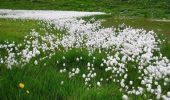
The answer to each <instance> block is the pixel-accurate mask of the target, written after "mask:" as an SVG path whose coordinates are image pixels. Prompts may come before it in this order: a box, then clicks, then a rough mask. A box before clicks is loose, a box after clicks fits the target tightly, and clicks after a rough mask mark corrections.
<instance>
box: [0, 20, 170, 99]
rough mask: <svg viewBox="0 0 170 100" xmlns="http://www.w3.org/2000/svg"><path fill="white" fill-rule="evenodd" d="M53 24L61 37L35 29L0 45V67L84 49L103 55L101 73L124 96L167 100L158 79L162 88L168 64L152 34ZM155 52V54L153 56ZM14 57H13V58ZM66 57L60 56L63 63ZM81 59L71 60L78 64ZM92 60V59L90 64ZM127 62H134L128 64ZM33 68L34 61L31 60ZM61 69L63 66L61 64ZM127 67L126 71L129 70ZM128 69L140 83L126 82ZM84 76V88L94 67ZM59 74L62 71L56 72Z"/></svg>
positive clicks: (66, 22) (96, 23)
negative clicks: (16, 40) (21, 39)
mask: <svg viewBox="0 0 170 100" xmlns="http://www.w3.org/2000/svg"><path fill="white" fill-rule="evenodd" d="M49 23H50V24H53V25H55V28H56V29H58V30H61V31H66V33H65V34H63V35H62V36H60V35H54V34H45V35H39V34H38V33H37V32H36V31H35V30H33V31H32V32H31V34H30V35H28V36H25V39H24V43H23V44H19V45H16V44H15V43H11V44H9V43H5V44H1V45H0V49H5V50H6V51H7V55H6V56H5V57H3V56H0V64H5V65H7V67H8V68H11V67H12V65H18V64H21V65H24V64H26V63H29V62H30V60H31V59H32V58H35V57H36V56H38V55H40V54H46V55H47V56H45V57H43V58H40V60H43V59H46V58H48V59H50V57H51V56H52V55H54V54H55V52H57V51H59V50H60V49H61V48H62V49H63V48H64V50H66V51H67V50H70V49H72V48H86V49H87V50H88V51H89V55H91V54H92V53H93V52H98V53H101V52H102V53H105V54H107V58H103V62H101V65H100V67H104V68H105V70H104V71H105V73H106V74H108V73H111V74H110V76H109V78H107V79H106V80H109V79H112V80H113V82H115V83H119V84H120V87H121V89H120V90H123V91H124V92H125V93H126V94H127V95H130V94H134V95H142V94H144V93H145V92H149V93H151V94H154V95H156V98H157V99H161V98H162V99H167V98H169V97H170V93H169V92H168V91H167V93H166V94H165V92H163V91H164V90H163V88H162V87H163V86H162V85H161V82H160V80H163V82H164V86H166V85H167V84H168V82H169V81H170V80H169V75H170V62H169V60H168V59H167V58H166V57H163V56H162V54H161V53H160V48H159V46H158V45H159V44H160V43H161V40H159V39H158V38H157V35H156V34H155V33H154V32H153V31H149V32H147V31H145V30H143V29H133V28H130V27H120V28H114V27H110V28H104V27H102V26H101V22H100V21H94V22H93V23H92V22H86V21H84V20H82V19H80V20H78V19H75V18H72V19H57V20H52V21H49ZM155 52H157V53H158V55H154V53H155ZM16 56H17V57H16ZM65 59H66V58H65V57H64V56H63V60H65ZM81 59H82V57H77V58H76V59H75V60H76V61H77V62H79V61H80V60H81ZM95 61H96V58H95V57H93V62H95ZM129 63H135V64H134V65H130V66H129ZM34 64H35V65H37V64H38V61H37V60H35V61H34ZM63 67H66V64H65V63H63ZM129 67H130V68H129ZM130 69H134V70H135V71H136V70H137V71H136V74H138V77H137V80H138V81H139V82H140V84H138V85H135V84H136V83H135V80H132V79H129V76H130V75H129V73H131V70H130ZM87 71H88V72H87V73H83V74H82V77H83V79H84V80H85V85H89V86H91V84H90V81H91V80H92V79H93V78H95V77H96V76H97V71H95V68H94V64H93V63H90V62H88V63H87ZM60 72H61V73H63V72H66V69H62V70H60ZM68 72H69V73H68V74H69V77H70V78H71V77H73V76H75V75H78V74H79V73H80V69H79V68H78V67H76V68H73V69H72V70H71V71H68ZM102 81H103V78H101V79H100V80H98V81H97V83H96V84H97V86H101V82H102ZM127 95H123V97H122V99H124V100H128V96H127Z"/></svg>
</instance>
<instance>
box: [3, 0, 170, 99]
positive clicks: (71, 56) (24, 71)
mask: <svg viewBox="0 0 170 100" xmlns="http://www.w3.org/2000/svg"><path fill="white" fill-rule="evenodd" d="M150 7H151V8H150ZM0 8H1V9H2V8H3V9H41V10H78V11H104V12H108V13H111V14H110V15H102V16H93V17H94V18H95V19H98V20H103V21H102V25H103V26H104V27H110V26H115V27H118V26H119V25H121V24H123V23H124V24H125V25H127V26H131V27H133V28H143V29H145V30H147V31H149V30H153V31H154V32H156V33H157V34H158V35H159V38H163V39H165V40H166V42H165V43H163V44H162V45H161V46H160V47H161V52H162V54H163V55H164V56H166V57H167V58H168V59H170V28H169V26H170V22H167V21H155V20H151V19H152V18H153V19H170V11H169V9H170V0H161V1H160V2H159V1H158V0H138V1H136V0H0ZM150 12H152V13H150ZM93 17H85V18H83V19H85V20H89V19H91V18H93ZM42 23H43V22H40V21H35V20H19V19H15V20H14V19H3V18H0V43H4V42H5V41H6V40H8V41H11V42H12V41H15V42H16V43H22V42H23V41H24V40H23V38H24V36H26V35H27V34H28V33H29V32H30V31H31V30H32V29H35V30H36V31H37V32H39V33H41V34H44V33H45V32H46V31H48V32H51V33H53V34H58V33H60V34H64V32H63V31H62V32H61V31H59V30H56V29H48V28H46V27H45V26H44V25H43V24H42ZM41 28H42V29H41ZM44 28H45V29H46V30H43V29H44ZM2 53H3V50H2V51H0V54H2ZM40 56H41V55H40ZM40 56H38V57H36V58H34V59H32V60H31V61H30V63H28V64H26V65H25V66H24V67H22V68H20V66H15V67H14V68H13V69H12V70H9V69H7V68H6V67H5V65H4V66H0V100H48V99H49V100H51V99H52V100H121V99H122V94H123V92H120V91H119V85H118V84H116V83H113V82H112V81H108V82H106V83H103V84H104V85H102V86H101V87H98V86H96V80H97V79H98V77H101V76H102V77H107V75H106V74H105V73H104V72H102V70H103V69H102V68H101V67H99V66H100V62H101V61H102V58H103V57H106V55H105V54H104V53H102V54H98V53H94V54H93V55H92V56H95V57H96V58H97V59H96V62H95V64H94V67H95V68H96V69H97V71H98V72H99V73H100V74H99V76H98V77H96V79H94V80H92V83H91V84H92V85H93V87H92V88H88V87H87V86H85V85H84V80H83V79H82V78H81V77H82V76H76V77H74V78H68V73H64V74H61V73H60V72H59V70H60V68H61V66H62V62H64V61H65V60H66V61H65V62H66V65H67V69H71V68H75V67H79V68H80V69H81V72H80V73H82V72H83V71H86V70H85V67H84V66H86V64H87V62H91V61H92V57H89V56H88V51H87V50H86V49H83V50H80V49H73V50H70V51H68V52H65V51H64V50H61V51H58V52H57V53H55V55H53V56H52V57H51V59H45V60H42V61H40V62H38V65H35V64H34V62H33V61H34V60H35V59H37V60H39V59H40ZM63 56H65V57H66V58H67V59H65V60H63V58H62V57H63ZM80 56H81V57H83V58H84V59H83V60H81V61H79V62H76V58H77V57H80ZM56 61H59V63H56ZM44 62H46V64H45V65H44ZM129 66H134V64H133V63H130V64H129ZM130 70H132V71H131V72H132V73H130V77H132V78H133V76H136V73H135V71H133V69H131V68H130ZM134 80H135V79H134ZM136 81H137V80H136ZM20 82H22V83H24V85H25V87H24V89H20V88H19V87H18V84H19V83H20ZM169 88H170V86H169ZM169 88H167V89H166V90H167V91H168V90H169ZM27 90H28V91H29V93H27V92H26V91H27ZM129 98H130V100H145V99H146V100H147V99H149V98H153V99H155V96H154V95H152V94H149V93H148V94H147V96H145V95H141V96H134V95H130V96H129Z"/></svg>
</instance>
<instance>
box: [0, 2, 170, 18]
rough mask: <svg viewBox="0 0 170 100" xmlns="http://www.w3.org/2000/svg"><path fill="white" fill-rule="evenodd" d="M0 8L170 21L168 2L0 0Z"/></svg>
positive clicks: (169, 5) (169, 3) (169, 4)
mask: <svg viewBox="0 0 170 100" xmlns="http://www.w3.org/2000/svg"><path fill="white" fill-rule="evenodd" d="M0 8H3V9H4V8H6V9H33V10H35V9H41V10H79V11H103V12H108V13H111V14H112V15H114V16H131V17H136V16H138V17H144V18H159V19H162V18H165V19H170V10H169V9H170V0H0Z"/></svg>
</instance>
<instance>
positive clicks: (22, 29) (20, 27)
mask: <svg viewBox="0 0 170 100" xmlns="http://www.w3.org/2000/svg"><path fill="white" fill-rule="evenodd" d="M38 27H39V25H38V22H37V21H33V20H29V21H28V20H12V19H0V37H1V38H0V42H3V41H5V40H8V41H15V42H22V41H23V38H24V36H26V35H27V34H28V33H29V32H30V31H31V29H34V28H35V29H38Z"/></svg>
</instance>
